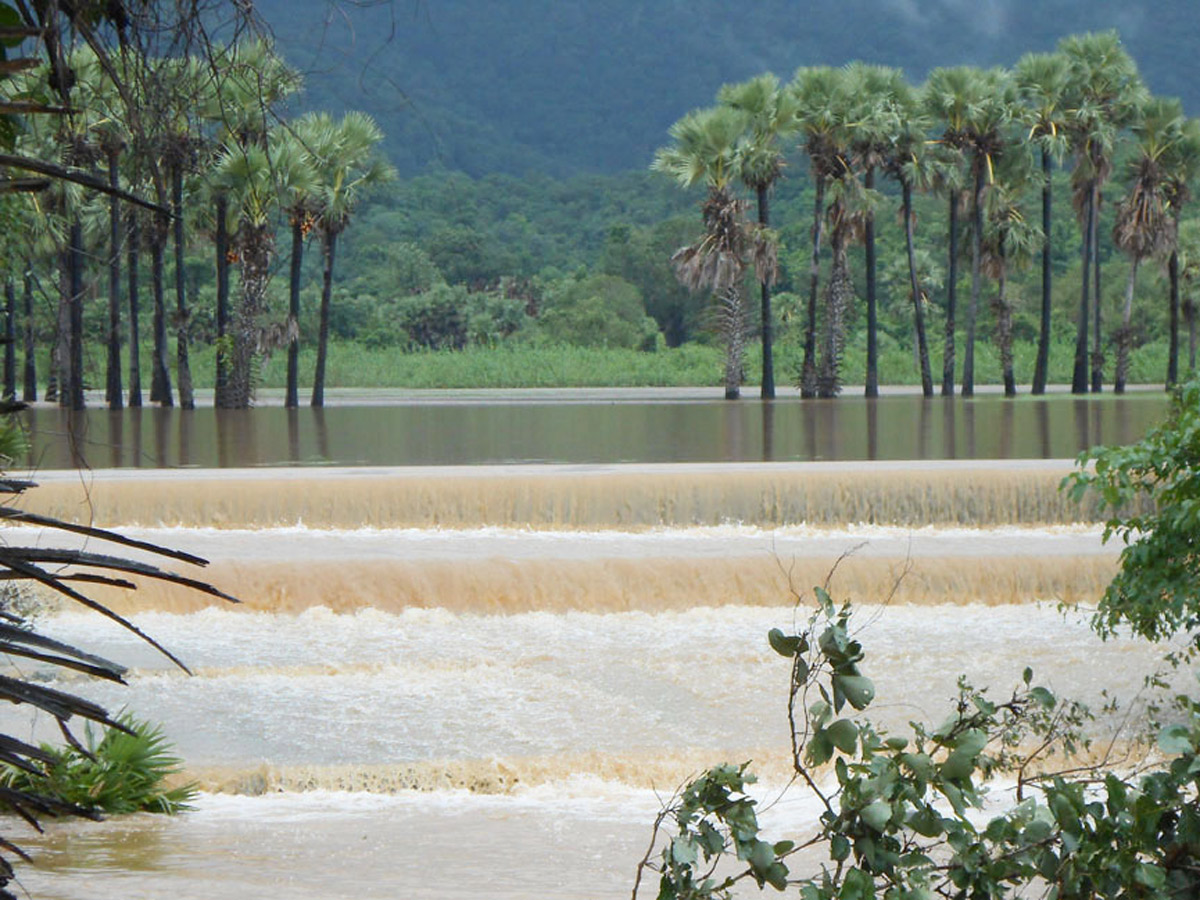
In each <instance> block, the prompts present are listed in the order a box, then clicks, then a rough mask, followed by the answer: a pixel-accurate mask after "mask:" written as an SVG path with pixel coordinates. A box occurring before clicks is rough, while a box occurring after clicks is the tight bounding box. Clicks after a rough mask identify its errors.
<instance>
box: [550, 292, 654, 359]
mask: <svg viewBox="0 0 1200 900" xmlns="http://www.w3.org/2000/svg"><path fill="white" fill-rule="evenodd" d="M539 326H540V328H541V330H542V331H543V332H544V333H545V334H546V335H548V336H549V337H550V338H551V340H554V341H557V342H560V343H564V344H574V345H575V346H577V347H625V348H631V349H637V350H653V349H654V348H655V346H656V339H657V337H658V326H657V325H656V324H655V322H654V320H653V319H651V318H650V317H649V316H647V315H646V308H645V306H643V304H642V295H641V292H640V291H639V290H638V289H637V288H636V287H635V286H634V285H632V284H630V283H629V282H628V281H625V280H624V279H623V278H618V277H617V276H615V275H591V276H588V277H586V278H580V279H569V280H567V281H565V282H562V283H560V284H559V285H557V287H556V289H554V290H551V291H549V292H547V294H546V297H545V301H544V307H543V310H542V313H541V316H540V317H539Z"/></svg>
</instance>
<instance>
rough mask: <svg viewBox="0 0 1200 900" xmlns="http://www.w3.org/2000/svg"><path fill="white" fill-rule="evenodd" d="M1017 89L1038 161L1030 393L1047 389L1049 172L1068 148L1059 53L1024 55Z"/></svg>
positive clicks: (1064, 65)
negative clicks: (1037, 314) (1037, 270)
mask: <svg viewBox="0 0 1200 900" xmlns="http://www.w3.org/2000/svg"><path fill="white" fill-rule="evenodd" d="M1014 74H1015V77H1016V80H1017V90H1018V91H1019V93H1020V96H1021V100H1022V101H1023V102H1024V104H1025V107H1026V110H1027V115H1028V117H1029V131H1028V138H1029V140H1030V141H1032V142H1034V143H1035V144H1036V145H1037V148H1038V150H1039V152H1040V153H1041V163H1042V306H1041V322H1040V327H1039V329H1038V345H1037V361H1036V363H1035V364H1034V369H1033V387H1032V392H1033V393H1034V394H1044V393H1045V392H1046V380H1047V378H1048V377H1049V371H1050V310H1051V299H1052V295H1053V277H1054V270H1053V265H1052V263H1051V261H1052V252H1051V246H1050V235H1051V227H1050V226H1051V222H1052V214H1053V203H1054V196H1053V190H1052V187H1053V182H1052V177H1051V176H1052V172H1053V167H1054V165H1055V164H1056V163H1061V162H1062V160H1063V158H1064V157H1065V156H1066V152H1067V149H1068V141H1067V129H1066V112H1065V110H1064V107H1063V94H1064V91H1065V90H1066V87H1067V78H1068V74H1069V69H1068V61H1067V58H1066V56H1065V55H1063V54H1062V53H1027V54H1025V55H1024V56H1022V57H1021V59H1020V60H1019V61H1018V62H1017V67H1016V69H1015V72H1014Z"/></svg>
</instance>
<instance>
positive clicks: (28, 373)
mask: <svg viewBox="0 0 1200 900" xmlns="http://www.w3.org/2000/svg"><path fill="white" fill-rule="evenodd" d="M24 288H25V290H24V301H25V302H24V312H25V321H24V323H23V328H22V333H23V335H24V338H25V347H24V350H25V371H24V376H25V377H24V384H23V385H22V391H21V399H22V400H24V401H25V402H26V403H33V402H35V401H36V400H37V358H36V355H35V354H34V342H33V271H32V270H31V269H30V267H29V263H28V262H26V263H25V285H24Z"/></svg>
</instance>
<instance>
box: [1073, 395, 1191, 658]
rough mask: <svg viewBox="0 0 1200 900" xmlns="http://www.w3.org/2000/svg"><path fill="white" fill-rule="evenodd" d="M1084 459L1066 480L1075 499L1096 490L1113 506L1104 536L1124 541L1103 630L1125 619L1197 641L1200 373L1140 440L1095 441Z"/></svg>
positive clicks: (1101, 619) (1100, 619) (1141, 630)
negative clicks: (1161, 420) (1109, 444)
mask: <svg viewBox="0 0 1200 900" xmlns="http://www.w3.org/2000/svg"><path fill="white" fill-rule="evenodd" d="M1089 463H1090V464H1091V468H1087V466H1088V464H1089ZM1079 466H1080V469H1079V471H1077V472H1074V473H1072V474H1071V475H1070V476H1068V477H1067V478H1066V479H1065V480H1064V482H1063V484H1064V487H1065V488H1067V489H1068V490H1069V491H1070V493H1071V496H1072V497H1075V498H1077V499H1078V498H1082V497H1083V496H1084V495H1085V494H1087V493H1088V492H1095V493H1096V495H1097V496H1098V497H1099V499H1100V501H1101V502H1102V504H1103V507H1104V508H1106V509H1108V510H1109V511H1110V512H1111V516H1110V518H1109V519H1108V521H1107V522H1106V523H1105V527H1104V539H1105V541H1108V540H1110V539H1111V538H1113V537H1114V536H1116V537H1119V538H1120V539H1121V541H1122V542H1123V543H1124V547H1123V548H1122V549H1121V569H1120V572H1119V573H1118V574H1117V576H1116V578H1114V579H1113V581H1112V583H1111V584H1109V586H1108V588H1107V590H1106V591H1105V592H1104V597H1103V599H1102V600H1101V603H1100V608H1099V611H1098V612H1097V614H1096V624H1097V627H1098V628H1099V629H1100V631H1101V633H1103V634H1106V635H1107V634H1112V633H1113V632H1114V631H1115V629H1116V628H1117V626H1118V625H1120V624H1122V623H1125V624H1128V625H1129V626H1130V627H1131V628H1132V629H1133V630H1134V632H1135V633H1137V634H1140V635H1142V636H1143V637H1147V638H1150V639H1151V640H1161V639H1164V638H1167V637H1170V636H1171V635H1173V634H1175V633H1176V632H1178V631H1180V630H1183V631H1185V632H1187V633H1188V634H1189V637H1190V638H1191V640H1192V642H1193V644H1196V643H1198V642H1200V634H1197V625H1198V624H1200V380H1198V379H1196V378H1193V379H1192V380H1190V381H1188V382H1187V383H1186V384H1184V385H1182V386H1181V387H1179V388H1178V390H1176V392H1175V393H1174V395H1173V397H1172V401H1171V411H1170V414H1169V416H1168V418H1167V421H1166V422H1165V423H1164V424H1162V425H1161V426H1159V427H1158V428H1156V429H1154V430H1153V431H1152V432H1150V434H1148V435H1147V436H1146V437H1145V438H1144V439H1143V440H1141V441H1139V442H1138V443H1136V444H1131V445H1129V446H1126V447H1096V448H1093V449H1092V450H1089V451H1087V452H1085V453H1083V454H1081V455H1080V457H1079Z"/></svg>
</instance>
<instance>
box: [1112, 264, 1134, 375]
mask: <svg viewBox="0 0 1200 900" xmlns="http://www.w3.org/2000/svg"><path fill="white" fill-rule="evenodd" d="M1138 262H1139V260H1138V258H1137V257H1136V256H1135V257H1133V259H1132V260H1130V262H1129V281H1128V282H1126V284H1125V306H1124V307H1123V308H1122V309H1121V330H1120V331H1119V332H1117V371H1116V372H1115V373H1114V375H1113V391H1114V392H1116V393H1118V394H1123V393H1125V373H1126V369H1127V367H1128V365H1129V345H1130V342H1131V338H1132V335H1131V334H1130V330H1129V324H1130V322H1131V321H1132V320H1133V291H1134V288H1135V287H1136V285H1137V271H1138Z"/></svg>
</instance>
